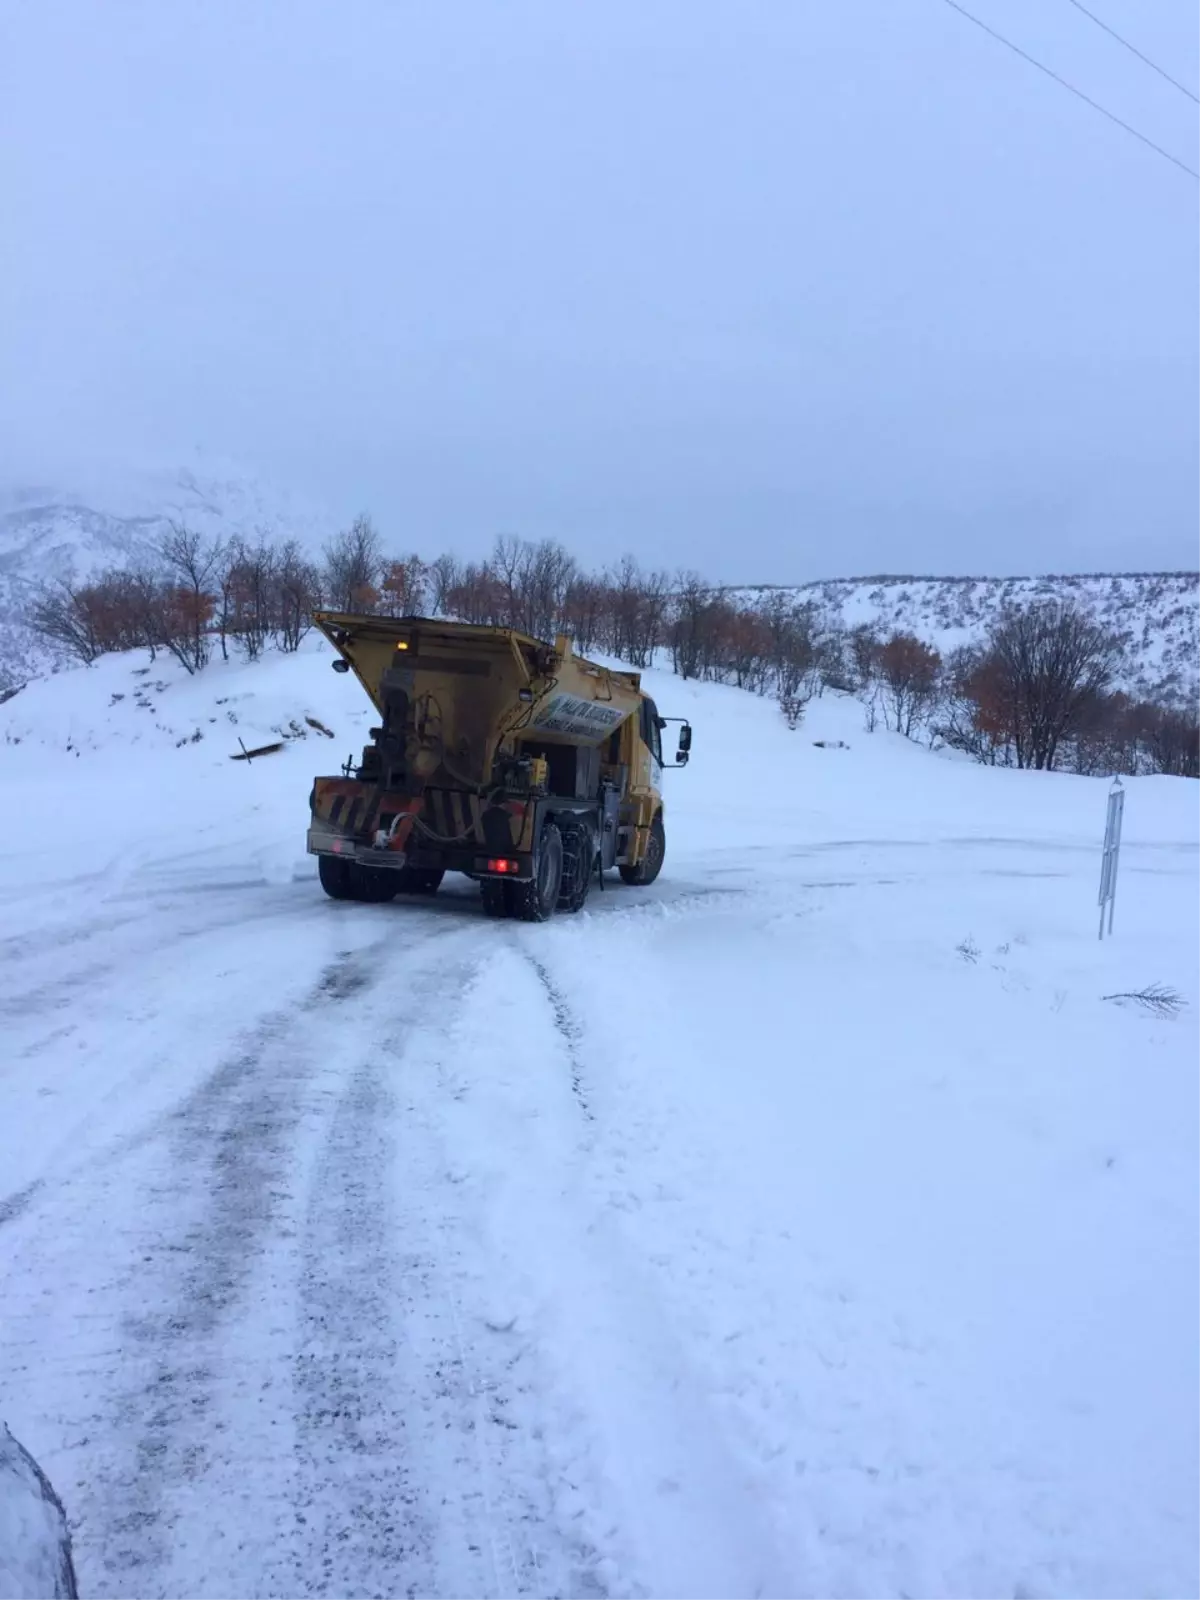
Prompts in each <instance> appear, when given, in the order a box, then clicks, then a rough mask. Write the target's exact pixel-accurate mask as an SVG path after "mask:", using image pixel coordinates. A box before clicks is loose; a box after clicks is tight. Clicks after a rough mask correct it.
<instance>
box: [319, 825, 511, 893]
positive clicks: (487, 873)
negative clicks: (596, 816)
mask: <svg viewBox="0 0 1200 1600" xmlns="http://www.w3.org/2000/svg"><path fill="white" fill-rule="evenodd" d="M308 853H309V855H312V856H340V857H341V858H342V859H343V860H349V861H354V862H356V863H357V864H358V865H359V866H362V867H382V868H383V869H384V870H385V871H391V872H399V871H400V870H401V869H402V868H404V867H415V868H419V869H421V870H423V871H432V872H465V873H467V874H468V876H470V877H472V878H493V877H494V878H504V879H505V881H506V882H509V883H520V882H521V881H522V880H523V879H525V880H528V879H530V878H532V877H533V857H532V856H531V855H528V854H522V853H514V854H510V855H507V856H504V857H501V858H500V859H503V860H505V861H507V862H515V863H516V870H515V871H512V870H509V871H505V872H499V871H495V870H494V869H493V868H491V867H490V866H489V862H490V861H493V860H495V859H497V858H496V857H489V856H488V855H487V854H486V852H484V851H482V850H481V849H480V848H479V846H478V845H445V846H441V845H427V844H423V843H422V844H418V845H414V846H413V847H412V848H411V849H409V850H377V849H375V848H374V847H373V846H371V845H366V844H360V843H359V842H358V841H357V840H355V839H350V838H347V836H346V835H345V834H342V833H337V832H336V831H335V830H334V829H332V828H322V827H320V826H314V827H311V828H309V830H308Z"/></svg>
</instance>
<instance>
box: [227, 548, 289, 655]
mask: <svg viewBox="0 0 1200 1600" xmlns="http://www.w3.org/2000/svg"><path fill="white" fill-rule="evenodd" d="M278 583H279V552H278V551H277V550H276V549H274V547H273V546H272V545H271V544H269V543H268V542H267V540H265V539H261V538H260V539H259V541H258V543H257V544H255V545H241V546H240V547H239V551H238V559H237V561H236V563H235V565H234V568H233V573H232V581H231V588H232V602H231V614H230V618H229V623H228V628H229V632H230V633H231V635H232V636H233V638H234V639H235V640H236V641H237V645H238V648H239V649H240V650H241V652H242V654H243V655H244V656H245V657H246V659H247V660H248V661H256V660H257V659H258V657H259V656H260V655H262V653H263V651H264V650H265V649H266V646H267V641H268V640H269V639H270V637H271V634H272V633H273V632H274V630H275V623H276V618H277V615H278Z"/></svg>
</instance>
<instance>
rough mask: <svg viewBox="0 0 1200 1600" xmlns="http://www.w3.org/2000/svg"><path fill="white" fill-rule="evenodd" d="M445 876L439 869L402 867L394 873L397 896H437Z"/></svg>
mask: <svg viewBox="0 0 1200 1600" xmlns="http://www.w3.org/2000/svg"><path fill="white" fill-rule="evenodd" d="M445 876H446V874H445V873H444V872H443V871H441V869H440V868H438V867H401V868H400V871H399V872H393V873H392V877H394V878H395V880H396V893H397V894H436V893H437V892H438V890H439V889H440V888H441V885H442V879H443V878H444V877H445Z"/></svg>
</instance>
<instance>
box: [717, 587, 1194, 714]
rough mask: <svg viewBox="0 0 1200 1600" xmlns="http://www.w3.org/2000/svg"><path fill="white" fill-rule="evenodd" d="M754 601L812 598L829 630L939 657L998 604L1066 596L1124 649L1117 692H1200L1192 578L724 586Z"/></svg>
mask: <svg viewBox="0 0 1200 1600" xmlns="http://www.w3.org/2000/svg"><path fill="white" fill-rule="evenodd" d="M728 592H729V593H730V594H731V595H734V596H736V597H738V598H739V599H741V600H743V601H751V602H752V601H754V600H756V599H760V598H765V597H766V596H768V595H771V594H779V593H783V594H787V595H790V596H792V597H794V598H795V599H796V600H798V601H811V602H812V603H814V604H815V605H816V606H817V607H818V608H819V609H820V611H821V612H822V613H823V614H824V615H825V616H826V618H827V619H828V621H829V622H830V623H831V624H834V625H836V626H838V627H844V628H853V627H856V626H858V625H859V624H863V623H865V624H868V625H870V626H873V627H875V628H877V629H878V630H879V632H880V634H881V635H882V636H883V637H885V638H886V637H888V636H889V635H891V634H893V633H911V634H915V635H916V637H917V638H918V639H922V640H924V641H925V643H926V644H931V645H933V646H934V647H935V648H936V649H937V650H939V651H940V652H941V654H942V655H943V656H945V655H948V654H949V653H950V652H951V651H952V650H955V649H957V648H958V647H959V646H960V645H965V644H979V643H981V642H982V640H983V638H984V635H985V633H986V632H987V629H988V627H989V626H990V625H991V623H992V622H994V621H995V619H996V617H997V615H998V614H999V612H1000V611H1001V610H1002V608H1004V607H1005V606H1019V605H1026V604H1028V603H1030V602H1031V601H1037V600H1072V601H1074V602H1075V603H1076V604H1077V605H1080V606H1082V607H1083V608H1084V610H1086V611H1089V612H1090V613H1091V614H1092V616H1094V617H1095V618H1096V619H1097V621H1099V622H1102V623H1103V624H1104V626H1105V627H1106V628H1108V629H1110V630H1111V631H1112V632H1113V633H1115V634H1117V635H1118V636H1119V637H1120V638H1121V640H1122V641H1123V644H1124V648H1125V665H1124V670H1123V671H1122V673H1121V677H1120V683H1119V685H1118V687H1120V688H1122V689H1124V690H1125V691H1126V693H1128V694H1131V695H1132V696H1134V698H1135V699H1144V700H1150V701H1152V702H1154V703H1155V704H1159V705H1184V704H1186V705H1189V706H1190V705H1194V704H1195V701H1196V697H1197V695H1198V694H1200V573H1195V572H1126V573H1095V574H1087V575H1074V574H1068V575H1065V576H1056V577H1042V578H895V577H886V578H839V579H836V580H833V581H830V582H825V583H809V584H802V585H800V586H799V587H796V588H790V589H789V588H785V589H782V590H781V589H780V588H779V586H778V585H774V586H772V585H767V586H765V587H759V588H753V589H733V590H730V591H728Z"/></svg>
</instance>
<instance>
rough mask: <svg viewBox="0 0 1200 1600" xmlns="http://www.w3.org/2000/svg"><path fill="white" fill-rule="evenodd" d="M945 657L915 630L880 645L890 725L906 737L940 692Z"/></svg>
mask: <svg viewBox="0 0 1200 1600" xmlns="http://www.w3.org/2000/svg"><path fill="white" fill-rule="evenodd" d="M941 666H942V658H941V656H939V655H938V653H937V651H936V650H933V649H931V648H930V646H929V645H927V644H923V643H922V642H921V640H920V639H917V638H915V637H914V636H913V635H912V634H911V633H894V634H893V635H892V637H891V638H890V639H889V640H887V642H886V643H885V644H883V645H881V646H880V649H879V655H878V672H879V678H880V683H881V685H882V689H883V708H884V716H885V718H886V719H887V724H888V726H889V727H890V728H893V729H894V730H895V731H896V732H897V733H902V734H903V735H904V737H905V738H906V739H911V738H912V736H913V733H914V732H915V731H916V729H917V728H918V727H920V726H921V725H922V724H923V723H924V722H925V721H926V720H927V719H928V717H929V714H930V712H931V711H932V709H933V707H934V705H935V703H936V701H937V694H938V681H939V676H940V673H941Z"/></svg>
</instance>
